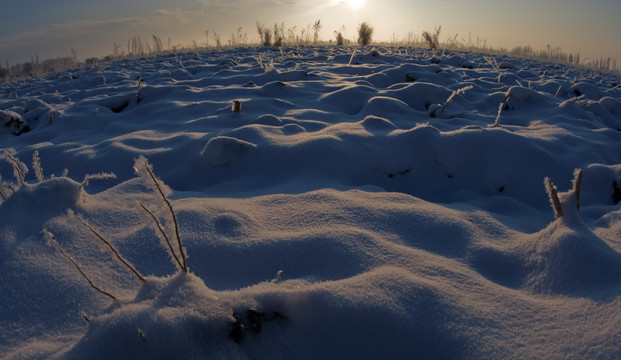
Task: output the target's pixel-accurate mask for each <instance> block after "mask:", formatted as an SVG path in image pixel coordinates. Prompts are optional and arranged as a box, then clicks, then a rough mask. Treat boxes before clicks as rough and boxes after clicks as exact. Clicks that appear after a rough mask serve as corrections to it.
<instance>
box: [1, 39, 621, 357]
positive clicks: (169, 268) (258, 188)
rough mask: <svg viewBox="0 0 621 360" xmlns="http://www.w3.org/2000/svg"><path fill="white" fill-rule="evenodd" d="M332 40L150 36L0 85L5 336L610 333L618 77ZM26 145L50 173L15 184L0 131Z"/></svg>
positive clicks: (575, 343) (614, 336) (11, 350)
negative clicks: (122, 51) (106, 55)
mask: <svg viewBox="0 0 621 360" xmlns="http://www.w3.org/2000/svg"><path fill="white" fill-rule="evenodd" d="M352 52H353V48H337V47H306V48H285V49H282V50H281V51H279V50H277V49H276V50H274V49H268V48H258V49H237V50H224V51H217V52H215V51H214V52H203V53H185V54H171V55H165V56H158V57H155V58H148V59H134V60H123V61H119V62H116V63H110V64H107V65H106V66H105V69H104V71H103V72H93V71H90V70H89V69H83V70H76V71H71V72H64V73H58V74H53V75H48V76H47V77H45V78H41V79H33V80H27V81H22V82H18V83H12V84H5V85H2V87H0V89H1V90H2V91H0V93H4V94H6V95H5V96H3V97H2V98H1V99H0V125H2V128H0V144H1V145H0V151H1V152H2V153H3V154H5V155H0V156H4V157H5V159H4V160H6V161H2V162H1V163H0V175H2V179H1V180H2V182H3V183H5V184H7V185H8V184H11V187H12V189H10V188H9V187H7V186H4V187H3V193H5V194H6V195H5V197H6V200H4V201H2V202H1V203H0V273H1V274H2V278H1V279H0V354H2V355H0V357H2V358H7V359H17V358H29V359H31V358H32V359H36V358H46V359H47V358H58V359H85V358H88V359H137V358H144V359H182V358H183V359H204V358H227V359H318V358H322V359H342V358H360V359H380V358H382V359H385V358H393V359H401V358H450V359H481V358H506V359H524V358H533V359H544V358H545V359H566V358H591V359H615V358H619V357H621V348H620V347H619V344H620V343H621V311H619V309H621V275H620V274H621V209H620V208H619V204H618V202H619V201H621V87H620V85H619V84H620V83H621V82H620V81H619V79H618V77H616V76H613V75H610V74H600V73H594V72H589V71H587V70H584V69H579V68H572V67H566V66H564V65H559V64H550V63H540V62H535V61H531V60H525V59H514V58H509V57H497V58H495V59H493V60H492V59H491V58H486V57H484V56H482V55H477V54H470V53H454V52H432V51H427V50H416V49H406V48H394V49H385V48H377V49H372V50H371V49H366V50H361V49H358V50H357V51H356V53H355V54H354V56H352ZM266 64H273V65H270V66H266ZM499 64H500V65H499ZM16 94H17V95H16ZM236 100H237V101H240V102H241V104H242V106H241V110H240V111H239V112H235V111H232V104H233V101H236ZM26 127H27V129H28V131H23V130H24V129H26ZM5 151H6V153H5ZM35 151H36V154H37V155H36V156H37V157H38V158H39V159H40V165H38V166H40V169H39V170H41V172H42V174H43V176H44V177H45V178H44V179H43V181H40V180H39V179H37V173H39V172H38V171H36V169H33V167H36V166H37V164H36V162H35V164H33V165H32V166H30V165H28V167H29V168H30V169H31V171H29V172H27V173H26V174H25V183H24V184H19V182H18V181H17V180H14V179H13V177H12V176H11V175H12V174H13V173H14V168H13V166H12V164H11V161H10V160H9V158H8V155H6V154H9V155H11V157H13V158H15V159H19V160H20V161H22V162H24V163H25V164H30V160H31V159H32V158H33V156H34V154H35ZM141 156H142V157H144V158H145V159H146V160H148V162H149V163H150V164H152V165H153V166H152V168H151V169H152V171H153V172H154V173H155V174H156V175H157V177H158V178H159V179H160V180H161V181H162V182H163V183H165V184H166V185H167V186H166V187H165V188H164V189H165V190H164V193H165V195H166V196H168V197H169V198H170V200H171V203H172V206H173V208H174V211H175V214H176V216H177V218H178V221H179V228H180V233H181V238H182V240H183V246H184V248H185V251H186V253H187V255H188V259H187V261H188V266H189V269H190V272H189V273H185V272H181V271H179V270H178V268H177V266H176V264H175V261H174V256H171V254H170V253H169V251H167V248H166V246H165V242H163V241H162V240H161V239H160V237H161V236H160V235H158V233H157V230H158V229H157V227H156V226H155V225H156V224H154V222H153V220H152V218H150V217H149V215H148V214H147V213H146V212H145V211H144V210H143V208H142V207H141V204H142V205H143V206H144V207H145V208H147V209H154V210H153V211H154V212H153V213H154V216H155V217H157V219H158V221H160V223H161V225H163V227H164V231H165V232H168V233H170V232H171V231H172V230H171V229H172V223H171V219H170V218H169V217H168V215H167V213H166V211H165V209H164V206H163V205H162V204H163V203H162V199H161V198H159V197H158V195H157V194H156V193H155V191H154V190H155V189H154V187H153V186H152V185H149V183H148V181H149V179H148V176H147V175H145V172H144V171H138V175H137V174H136V172H134V167H135V166H136V167H138V165H139V164H142V162H141V161H143V160H144V159H142V158H140V157H141ZM139 158H140V159H142V160H139V161H136V159H139ZM65 169H68V175H67V173H66V171H65ZM575 169H582V170H583V175H584V180H583V182H582V186H581V191H580V194H578V195H577V194H576V191H575V189H574V188H573V183H572V178H573V174H574V170H575ZM102 172H103V173H102ZM107 173H114V174H115V175H116V178H111V177H110V176H108V175H107ZM89 174H96V175H94V176H90V177H89V176H88V175H89ZM97 174H98V175H97ZM546 177H548V178H550V179H552V181H553V182H554V184H556V185H557V186H558V189H560V190H561V191H565V190H566V191H565V192H561V191H559V199H560V202H561V205H562V209H563V216H562V217H560V218H555V216H554V212H553V210H552V207H551V206H550V202H549V198H548V195H547V194H546V188H545V186H544V183H543V181H544V178H546ZM145 178H146V180H145ZM82 179H89V181H88V184H86V180H85V181H84V182H82V183H81V182H80V181H82ZM558 189H557V190H558ZM578 199H579V201H580V206H579V209H578V206H577V201H578ZM0 200H1V199H0ZM76 215H77V216H79V218H80V219H83V220H84V221H85V222H87V223H88V224H90V225H91V226H92V227H93V229H95V230H96V231H97V232H99V233H100V234H103V235H104V236H105V237H106V238H107V239H108V240H109V241H110V242H111V243H112V244H113V245H114V246H115V247H116V248H117V249H118V250H119V252H120V253H121V254H122V255H123V257H124V258H125V259H127V260H128V261H130V262H131V263H132V264H133V265H134V266H135V267H136V269H137V270H138V271H139V272H140V273H142V274H143V275H145V276H146V281H145V282H140V281H138V280H137V279H136V277H134V276H133V275H132V274H131V273H130V272H129V271H128V269H127V268H126V267H124V266H123V265H122V264H121V263H119V262H118V261H117V260H116V259H115V258H114V256H113V255H112V254H111V252H110V251H108V250H107V249H106V247H105V246H104V245H102V243H101V242H100V241H99V240H98V239H97V238H96V237H95V236H93V233H92V232H91V231H90V230H89V229H88V228H87V227H85V226H84V225H83V224H82V223H81V222H80V221H79V219H78V218H77V217H76ZM46 234H48V235H46ZM50 234H51V235H50ZM46 236H47V238H46ZM50 236H51V237H52V240H53V241H55V242H56V243H57V244H58V245H59V246H60V247H61V248H62V249H64V251H65V252H66V253H67V254H69V255H70V256H71V257H72V258H73V259H74V260H75V262H76V263H77V264H79V265H80V267H81V269H82V270H83V271H84V273H85V274H87V276H89V278H90V279H91V280H92V281H93V283H94V284H96V285H97V286H99V287H101V288H103V289H105V290H106V291H107V292H110V293H111V294H114V296H115V297H116V300H111V299H110V298H108V297H106V296H104V295H103V294H101V293H99V292H97V291H96V290H95V289H93V288H92V287H91V286H89V283H88V282H87V281H86V279H85V278H84V277H82V275H80V273H79V272H78V271H77V270H76V267H75V266H74V265H73V264H72V263H71V262H70V261H69V260H68V259H67V258H65V257H63V256H62V255H61V253H60V252H59V251H58V250H57V249H56V248H55V247H54V246H52V244H51V240H50Z"/></svg>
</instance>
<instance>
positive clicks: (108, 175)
mask: <svg viewBox="0 0 621 360" xmlns="http://www.w3.org/2000/svg"><path fill="white" fill-rule="evenodd" d="M64 176H67V175H64ZM107 179H116V175H114V174H113V173H104V172H101V173H97V174H87V175H85V176H84V180H82V183H81V184H80V190H82V189H83V188H84V187H85V186H87V185H88V183H89V182H90V181H91V180H107Z"/></svg>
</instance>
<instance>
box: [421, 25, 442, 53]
mask: <svg viewBox="0 0 621 360" xmlns="http://www.w3.org/2000/svg"><path fill="white" fill-rule="evenodd" d="M441 30H442V26H438V27H437V28H436V30H435V31H434V33H433V34H432V33H430V32H429V31H423V40H424V41H425V44H427V46H429V48H430V49H437V48H439V47H440V31H441Z"/></svg>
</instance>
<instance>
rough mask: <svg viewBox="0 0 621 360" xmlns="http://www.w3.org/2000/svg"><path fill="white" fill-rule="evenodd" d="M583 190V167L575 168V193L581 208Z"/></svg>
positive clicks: (577, 203)
mask: <svg viewBox="0 0 621 360" xmlns="http://www.w3.org/2000/svg"><path fill="white" fill-rule="evenodd" d="M581 192H582V169H576V170H574V193H575V194H576V206H577V208H578V210H580V193H581Z"/></svg>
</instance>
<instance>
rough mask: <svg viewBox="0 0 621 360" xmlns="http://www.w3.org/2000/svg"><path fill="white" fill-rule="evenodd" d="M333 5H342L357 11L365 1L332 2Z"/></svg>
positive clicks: (337, 0)
mask: <svg viewBox="0 0 621 360" xmlns="http://www.w3.org/2000/svg"><path fill="white" fill-rule="evenodd" d="M333 1H334V2H333V3H334V4H339V5H340V4H343V5H347V6H349V7H350V8H352V9H354V10H357V9H361V8H362V7H363V6H364V5H365V3H366V0H333Z"/></svg>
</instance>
